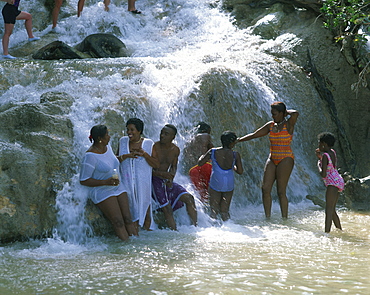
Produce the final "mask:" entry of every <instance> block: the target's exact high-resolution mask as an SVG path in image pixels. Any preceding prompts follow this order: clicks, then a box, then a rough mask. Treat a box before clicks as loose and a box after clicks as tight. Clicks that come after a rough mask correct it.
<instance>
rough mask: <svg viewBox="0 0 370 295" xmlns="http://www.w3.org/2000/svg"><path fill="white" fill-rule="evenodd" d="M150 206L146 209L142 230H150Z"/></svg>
mask: <svg viewBox="0 0 370 295" xmlns="http://www.w3.org/2000/svg"><path fill="white" fill-rule="evenodd" d="M150 209H151V208H150V206H149V207H148V210H147V211H146V215H145V220H144V229H146V230H150V224H151V223H152V220H151V218H150Z"/></svg>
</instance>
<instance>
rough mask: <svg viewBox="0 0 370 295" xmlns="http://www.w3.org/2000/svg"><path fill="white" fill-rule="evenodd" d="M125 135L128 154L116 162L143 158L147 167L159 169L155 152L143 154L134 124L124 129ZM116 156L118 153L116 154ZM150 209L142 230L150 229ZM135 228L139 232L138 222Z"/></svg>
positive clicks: (138, 134) (139, 132) (141, 139)
mask: <svg viewBox="0 0 370 295" xmlns="http://www.w3.org/2000/svg"><path fill="white" fill-rule="evenodd" d="M126 133H127V136H128V137H129V138H130V140H129V149H130V153H129V154H123V155H121V156H119V157H118V160H119V161H120V162H122V161H124V160H126V159H128V158H137V157H143V158H144V159H145V160H146V162H147V163H148V164H149V166H151V167H153V168H158V167H159V161H158V159H157V156H156V155H155V152H154V150H153V152H152V155H149V154H148V153H147V152H145V151H144V150H143V149H142V143H143V138H142V137H141V135H142V131H139V130H137V128H136V126H135V124H128V125H127V127H126ZM117 154H118V152H117ZM150 223H151V220H150V207H148V210H147V213H146V217H145V221H144V225H143V227H144V229H146V230H149V228H150ZM135 226H136V228H137V230H139V221H136V222H135Z"/></svg>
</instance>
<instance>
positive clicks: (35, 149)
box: [0, 93, 76, 242]
mask: <svg viewBox="0 0 370 295" xmlns="http://www.w3.org/2000/svg"><path fill="white" fill-rule="evenodd" d="M46 97H48V98H46ZM51 97H52V94H50V93H49V94H48V95H45V97H44V99H43V103H39V104H37V103H34V104H24V105H16V106H13V105H6V106H2V108H1V110H0V120H1V122H6V124H3V125H2V130H1V141H0V151H1V153H0V168H1V169H0V179H1V181H0V224H1V227H0V241H1V242H7V241H14V240H20V239H24V238H27V237H41V236H50V234H51V231H52V229H53V228H54V227H55V225H56V212H55V211H56V209H55V206H54V205H55V196H56V194H57V192H58V191H59V190H60V189H61V188H62V187H61V186H62V185H63V184H64V183H66V182H68V181H69V180H70V178H71V176H72V175H73V174H75V171H73V168H71V167H74V166H75V165H71V163H73V162H74V161H76V159H74V157H73V154H71V151H72V150H73V149H72V142H73V130H72V123H71V121H70V120H69V118H68V116H66V115H64V114H67V113H69V112H70V111H69V110H68V108H69V106H70V105H71V102H72V98H71V97H70V96H68V95H67V94H64V95H63V94H61V93H57V94H56V97H57V98H56V99H52V98H51Z"/></svg>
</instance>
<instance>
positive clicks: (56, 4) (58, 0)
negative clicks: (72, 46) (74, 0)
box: [51, 0, 63, 29]
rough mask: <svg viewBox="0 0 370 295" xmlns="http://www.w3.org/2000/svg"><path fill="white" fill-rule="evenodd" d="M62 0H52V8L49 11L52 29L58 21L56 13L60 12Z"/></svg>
mask: <svg viewBox="0 0 370 295" xmlns="http://www.w3.org/2000/svg"><path fill="white" fill-rule="evenodd" d="M62 3H63V0H55V1H54V9H53V11H52V13H51V16H52V19H53V26H52V28H53V29H54V28H55V27H56V26H57V22H58V15H59V12H60V8H61V7H62Z"/></svg>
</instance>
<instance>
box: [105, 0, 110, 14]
mask: <svg viewBox="0 0 370 295" xmlns="http://www.w3.org/2000/svg"><path fill="white" fill-rule="evenodd" d="M109 4H110V0H104V10H105V11H109Z"/></svg>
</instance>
